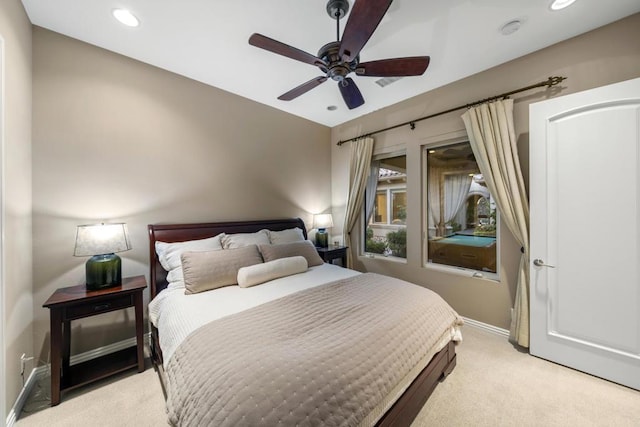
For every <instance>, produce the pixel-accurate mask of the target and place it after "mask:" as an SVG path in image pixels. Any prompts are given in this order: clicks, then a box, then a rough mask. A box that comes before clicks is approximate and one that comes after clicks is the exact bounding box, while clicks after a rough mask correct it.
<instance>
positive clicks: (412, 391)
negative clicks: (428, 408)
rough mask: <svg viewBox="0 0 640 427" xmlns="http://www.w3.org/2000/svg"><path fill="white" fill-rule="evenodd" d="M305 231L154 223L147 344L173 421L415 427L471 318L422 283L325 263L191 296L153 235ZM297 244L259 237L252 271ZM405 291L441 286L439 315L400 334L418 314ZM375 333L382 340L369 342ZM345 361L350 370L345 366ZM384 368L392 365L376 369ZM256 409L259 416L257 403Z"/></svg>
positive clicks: (167, 240)
mask: <svg viewBox="0 0 640 427" xmlns="http://www.w3.org/2000/svg"><path fill="white" fill-rule="evenodd" d="M296 229H297V230H299V231H298V233H299V234H300V238H301V239H307V233H306V229H305V226H304V222H303V221H302V220H301V219H299V218H288V219H276V220H260V221H240V222H218V223H200V224H158V225H149V226H148V230H149V254H150V282H151V286H150V300H151V301H150V304H149V317H150V320H151V340H150V350H151V356H152V362H153V364H154V367H155V368H156V369H157V371H158V374H159V377H160V381H161V384H162V386H163V390H164V392H165V397H166V399H167V410H168V415H169V421H170V423H171V424H174V425H202V424H209V425H225V424H226V425H256V424H262V425H273V423H275V422H276V421H275V420H278V422H280V423H281V424H283V425H291V424H298V425H320V424H322V425H325V424H326V425H376V426H390V425H394V426H408V425H410V424H411V422H412V421H413V419H414V418H415V416H416V415H417V414H418V412H419V411H420V409H421V408H422V406H423V405H424V403H425V402H426V400H427V398H428V397H429V395H430V394H431V392H432V391H433V389H434V388H435V387H436V385H437V383H438V382H439V381H440V380H442V379H444V378H445V377H446V376H447V375H448V374H449V373H450V372H451V371H452V370H453V368H454V367H455V364H456V355H455V344H456V342H457V341H459V340H460V339H461V336H460V327H461V325H462V320H461V319H460V318H459V317H458V316H457V314H455V312H454V311H453V309H451V308H450V307H449V306H448V305H447V304H446V303H444V302H443V301H442V302H439V300H441V298H440V297H438V296H437V295H436V294H434V293H432V292H431V291H427V290H426V289H424V288H422V287H419V286H416V285H412V284H409V283H407V282H402V281H400V280H397V279H392V278H388V277H385V276H380V275H375V274H372V273H359V272H356V271H353V270H348V269H344V268H342V267H339V266H336V265H332V264H324V263H322V262H321V263H320V265H314V266H310V267H308V268H307V269H306V270H304V271H301V272H300V273H298V274H288V275H286V276H278V277H276V278H275V279H273V280H267V281H265V282H260V284H258V285H257V286H253V285H252V286H249V287H246V288H241V287H240V286H238V285H233V286H223V287H220V288H217V289H213V290H206V291H203V292H198V293H196V294H188V293H187V292H188V291H187V290H183V289H182V288H180V287H179V286H178V287H174V286H175V283H176V282H174V281H173V279H171V277H169V279H171V280H172V281H171V284H170V282H169V280H168V276H171V274H172V272H173V270H170V271H167V269H166V268H165V267H167V266H166V260H165V266H164V267H163V265H162V262H161V259H160V258H161V257H160V256H159V255H158V251H157V247H156V246H157V245H156V242H163V243H162V244H173V243H177V242H193V241H204V240H205V239H212V238H215V237H217V236H223V238H225V236H239V237H242V236H244V235H247V236H248V235H250V234H258V233H260V232H262V230H269V232H271V236H278V235H281V233H289V232H290V231H291V230H296ZM274 243H280V242H278V241H276V242H274ZM307 243H308V242H307ZM296 245H298V243H285V244H275V245H274V244H269V245H259V246H258V247H259V248H260V249H261V250H265V251H267V252H261V254H262V255H263V256H264V262H263V265H251V266H248V267H244V270H246V271H250V270H251V269H254V270H255V271H259V269H262V270H260V271H265V270H264V268H266V267H267V266H268V265H271V264H275V263H278V262H283V263H284V262H288V261H293V260H294V259H296V261H299V259H300V258H301V257H300V256H293V257H286V258H282V257H281V259H274V260H267V256H266V255H268V254H269V252H268V250H272V249H277V251H280V252H282V248H285V247H290V246H291V247H293V246H295V247H296V248H297V247H300V246H296ZM300 245H303V244H302V243H300ZM226 250H228V249H222V252H224V251H226ZM238 250H240V249H238ZM242 250H244V249H242ZM247 250H248V248H247ZM305 250H306V249H305ZM277 251H276V252H277ZM205 253H208V252H204V251H203V252H202V253H193V252H190V253H188V254H187V255H188V256H204V254H205ZM228 253H229V254H230V253H231V251H229V252H228ZM187 255H184V254H183V256H187ZM214 255H215V256H220V252H215V254H214ZM182 259H183V262H185V264H184V265H183V267H184V273H185V277H184V281H185V283H186V282H188V280H187V279H188V278H187V273H189V274H191V273H190V272H189V270H188V268H190V265H191V264H189V263H187V261H189V262H191V261H190V259H187V258H184V257H183V258H182ZM307 261H308V260H307ZM308 264H309V265H311V261H309V262H308ZM263 267H264V268H263ZM254 270H252V271H254ZM239 272H244V271H243V268H241V269H240V270H239ZM239 274H240V273H239ZM243 277H245V276H243ZM249 277H250V276H249ZM256 277H257V276H256ZM238 280H239V281H240V276H238ZM243 280H244V279H243ZM378 288H380V291H377V290H374V289H378ZM189 289H191V288H189ZM400 290H401V291H400ZM406 292H409V293H412V292H414V293H420V295H422V293H423V292H424V293H426V292H428V293H430V294H432V295H430V296H429V298H430V299H431V298H433V299H434V300H438V302H437V304H435V305H437V310H436V311H439V312H441V313H442V314H438V315H437V316H438V317H437V320H433V321H432V320H430V319H431V318H427V317H425V320H424V321H422V320H421V321H418V322H417V323H418V324H419V325H418V326H416V327H413V326H411V327H404V326H402V328H401V329H399V330H398V331H395V332H394V329H393V328H394V327H395V323H394V322H396V320H394V319H395V317H401V316H402V317H410V316H406V315H405V314H403V313H402V311H404V309H403V310H399V309H397V305H398V304H402V305H403V306H404V304H406V301H402V300H401V298H402V294H403V293H406ZM409 299H410V300H417V299H420V298H414V297H411V296H409ZM369 300H371V304H372V306H374V304H378V306H375V307H377V308H375V310H379V311H377V312H376V313H377V314H376V315H373V317H371V316H372V313H370V312H368V311H367V310H368V309H367V310H365V309H363V306H366V305H368V304H369ZM354 301H355V302H354ZM394 304H395V307H396V308H395V309H394V308H393V307H394ZM198 307H199V308H198ZM345 307H346V308H345ZM385 310H387V311H385ZM407 310H409V308H407ZM413 310H414V311H415V313H414V314H412V315H411V317H413V316H414V315H415V316H422V315H423V314H422V311H428V310H423V309H422V308H421V307H419V306H416V307H415V308H413ZM275 313H278V315H277V316H276V315H275ZM283 313H284V314H283ZM350 316H356V317H350ZM358 316H359V317H358ZM367 316H369V317H367ZM424 316H427V314H424ZM428 316H436V314H429V315H428ZM343 317H344V319H343ZM176 319H177V321H176ZM212 319H213V320H212ZM342 320H344V322H342ZM325 323H326V324H327V325H326V326H324V324H325ZM176 325H178V326H176ZM351 325H354V326H351ZM355 325H357V326H355ZM400 325H401V324H400V323H398V328H400V327H401V326H400ZM432 325H438V326H432ZM345 328H348V329H345ZM177 329H179V331H178V332H176V330H177ZM378 329H379V330H378ZM405 331H407V332H405ZM181 334H182V336H180V337H178V338H176V336H178V335H181ZM252 334H253V335H252ZM377 334H383V335H377ZM384 334H386V335H384ZM412 334H423V335H424V334H426V335H427V336H429V344H427V343H426V341H427V340H424V343H423V340H422V339H412V338H411V337H413V336H414V335H412ZM271 335H273V337H271ZM352 336H353V337H355V338H352ZM379 336H380V337H382V336H385V338H379ZM399 336H406V338H403V339H404V340H409V341H416V342H418V344H416V347H415V348H412V349H406V350H405V349H404V347H403V346H404V345H405V344H399V343H396V341H395V340H396V337H399ZM359 337H365V338H366V339H361V338H359ZM348 339H352V340H353V341H351V342H350V341H347V340H348ZM369 339H371V340H374V342H375V343H376V344H375V345H371V343H368V344H367V340H369ZM398 339H400V338H398ZM431 341H433V343H431ZM380 342H384V343H386V344H385V345H384V346H383V345H381V344H380ZM367 346H368V347H367ZM379 347H384V350H383V349H381V348H379ZM427 347H428V348H427ZM409 350H410V351H409ZM357 357H361V358H362V360H360V361H358V359H357ZM377 358H380V359H379V360H378V359H377ZM350 363H351V364H353V365H350ZM367 363H370V364H372V366H367ZM200 365H202V366H200ZM343 365H344V371H339V368H340V367H341V366H343ZM405 365H407V366H405ZM378 366H379V367H378ZM387 367H388V369H387ZM296 369H298V371H296ZM375 369H383V370H384V371H383V372H382V373H379V374H376V373H375V372H376V371H375ZM300 370H301V371H300ZM334 371H335V372H336V373H334ZM369 377H371V378H369ZM396 377H398V378H401V381H400V380H398V379H397V378H396ZM261 381H263V382H261ZM296 381H298V382H296ZM378 395H380V396H378ZM314 399H319V400H317V401H314ZM357 399H361V400H360V401H359V400H357ZM318 402H320V403H318ZM249 403H250V404H249ZM240 404H244V405H247V407H240ZM287 405H290V406H287ZM254 406H255V408H256V409H255V413H254V410H253V409H248V408H249V407H250V408H253V407H254ZM314 407H315V409H314ZM287 408H288V409H287ZM278 411H281V412H283V413H282V414H280V413H279V412H278ZM304 411H306V417H305V415H304V414H305V412H304ZM269 417H271V418H269ZM274 417H275V418H274ZM296 417H297V418H296ZM293 420H295V421H293Z"/></svg>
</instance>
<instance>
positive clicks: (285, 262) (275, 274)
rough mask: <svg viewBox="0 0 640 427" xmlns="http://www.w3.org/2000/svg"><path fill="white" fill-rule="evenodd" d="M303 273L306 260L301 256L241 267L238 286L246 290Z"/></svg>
mask: <svg viewBox="0 0 640 427" xmlns="http://www.w3.org/2000/svg"><path fill="white" fill-rule="evenodd" d="M304 271H307V260H306V258H305V257H303V256H294V257H290V258H280V259H274V260H273V261H269V262H265V263H262V264H256V265H250V266H249V267H242V268H241V269H240V270H238V285H239V286H240V287H241V288H248V287H249V286H255V285H259V284H261V283H264V282H268V281H269V280H273V279H278V278H280V277H285V276H291V275H292V274H298V273H302V272H304Z"/></svg>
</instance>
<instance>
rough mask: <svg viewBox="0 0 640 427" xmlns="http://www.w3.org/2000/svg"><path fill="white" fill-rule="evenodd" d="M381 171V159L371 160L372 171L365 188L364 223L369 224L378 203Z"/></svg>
mask: <svg viewBox="0 0 640 427" xmlns="http://www.w3.org/2000/svg"><path fill="white" fill-rule="evenodd" d="M379 172H380V160H374V161H373V162H371V171H370V172H369V177H368V178H367V186H366V189H365V194H364V197H365V202H364V207H365V211H364V212H365V218H364V223H365V225H366V224H369V220H370V219H371V215H373V208H374V206H375V205H376V190H377V188H378V174H379Z"/></svg>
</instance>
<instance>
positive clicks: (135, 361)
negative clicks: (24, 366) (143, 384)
mask: <svg viewBox="0 0 640 427" xmlns="http://www.w3.org/2000/svg"><path fill="white" fill-rule="evenodd" d="M146 287H147V281H146V279H145V277H144V276H136V277H128V278H125V279H122V285H121V286H116V287H113V288H106V289H100V290H95V291H88V290H87V288H86V287H85V285H78V286H71V287H68V288H60V289H58V290H56V291H55V292H54V293H53V294H52V295H51V296H50V297H49V299H48V300H47V301H46V302H45V303H44V304H43V305H42V306H43V307H46V308H48V309H49V314H50V319H51V337H50V341H51V406H55V405H57V404H58V403H60V394H61V392H62V391H64V390H70V389H73V388H76V387H80V386H82V385H85V384H87V383H90V382H92V381H96V380H99V379H102V378H104V377H107V376H109V375H112V374H115V373H117V372H121V371H124V370H127V369H131V368H138V372H142V371H144V353H143V337H142V334H143V331H144V326H143V321H142V291H143V290H144V289H145V288H146ZM128 307H134V309H135V317H136V345H134V346H131V347H129V348H125V349H124V350H120V351H117V352H115V353H110V354H107V355H104V356H101V357H98V358H95V359H91V360H88V361H86V362H82V363H78V364H75V365H70V363H69V358H70V353H71V351H70V348H71V321H72V320H77V319H82V318H85V317H89V316H95V315H97V314H102V313H108V312H110V311H114V310H122V309H125V308H128Z"/></svg>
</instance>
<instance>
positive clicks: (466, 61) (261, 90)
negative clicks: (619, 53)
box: [22, 0, 640, 126]
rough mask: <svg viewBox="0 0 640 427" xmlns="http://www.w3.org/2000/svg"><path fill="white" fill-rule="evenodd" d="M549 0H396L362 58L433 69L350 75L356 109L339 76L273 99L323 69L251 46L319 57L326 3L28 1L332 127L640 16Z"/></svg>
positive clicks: (331, 34) (605, 5)
mask: <svg viewBox="0 0 640 427" xmlns="http://www.w3.org/2000/svg"><path fill="white" fill-rule="evenodd" d="M358 1H366V0H358ZM550 2H551V0H446V1H442V0H395V1H394V2H393V3H392V5H391V7H390V8H389V11H388V12H387V14H386V16H385V18H384V19H383V20H382V22H381V23H380V25H379V26H378V28H377V30H376V32H375V33H374V34H373V36H372V37H371V39H370V40H369V42H368V43H367V44H366V45H365V47H364V48H363V49H362V51H361V52H360V60H361V61H362V62H366V61H372V60H376V59H386V58H394V57H403V56H420V55H429V56H431V64H430V65H429V68H428V69H427V71H426V73H425V74H424V75H422V76H419V77H406V78H403V79H401V80H399V81H396V82H394V83H393V84H391V85H389V86H387V87H385V88H381V87H379V86H378V85H376V84H375V81H376V80H377V78H375V77H362V76H354V75H353V74H352V75H351V76H350V77H352V78H353V79H354V80H355V81H356V83H357V85H358V87H359V88H360V91H361V92H362V94H363V96H364V99H365V104H364V105H363V106H361V107H359V108H356V109H354V110H349V109H348V108H347V107H346V106H345V104H344V102H343V100H342V97H341V95H340V92H339V90H338V88H337V87H336V85H337V83H336V82H333V81H331V80H328V81H327V82H325V83H324V84H322V85H320V86H318V87H316V88H315V89H312V90H311V91H309V92H307V93H306V94H304V95H302V96H300V97H298V98H296V99H294V100H293V101H279V100H277V99H276V98H277V97H278V96H279V95H281V94H283V93H285V92H287V91H288V90H290V89H292V88H294V87H296V86H298V85H299V84H301V83H304V82H306V81H308V80H310V79H312V78H313V77H316V76H320V75H321V72H320V71H319V70H318V69H317V68H316V67H314V66H312V65H308V64H305V63H302V62H298V61H294V60H292V59H289V58H285V57H282V56H279V55H276V54H274V53H271V52H267V51H265V50H262V49H259V48H256V47H254V46H250V45H249V44H248V39H249V36H250V35H251V34H252V33H254V32H257V33H261V34H263V35H265V36H268V37H271V38H274V39H276V40H278V41H281V42H283V43H285V44H289V45H291V46H293V47H296V48H298V49H301V50H303V51H306V52H309V53H311V54H313V55H316V54H317V53H318V49H319V48H320V47H321V46H323V45H324V44H326V43H328V42H330V41H334V40H335V38H336V22H335V20H333V19H331V18H330V17H329V16H328V15H327V13H326V10H325V9H326V0H305V1H300V0H227V1H220V0H181V1H178V0H173V1H171V0H84V1H78V0H22V3H23V4H24V6H25V9H26V11H27V13H28V15H29V18H30V19H31V22H32V23H33V24H35V25H38V26H41V27H44V28H47V29H50V30H52V31H56V32H58V33H62V34H65V35H67V36H70V37H73V38H76V39H79V40H82V41H85V42H87V43H91V44H93V45H96V46H100V47H102V48H105V49H108V50H111V51H114V52H117V53H120V54H122V55H126V56H129V57H132V58H135V59H137V60H140V61H143V62H146V63H148V64H152V65H155V66H157V67H160V68H163V69H166V70H169V71H172V72H174V73H177V74H181V75H184V76H186V77H189V78H192V79H194V80H198V81H200V82H203V83H206V84H209V85H211V86H215V87H218V88H221V89H224V90H226V91H229V92H232V93H235V94H237V95H240V96H244V97H246V98H249V99H252V100H255V101H257V102H260V103H263V104H267V105H271V106H273V107H275V108H278V109H280V110H282V111H286V112H288V113H291V114H295V115H297V116H300V117H304V118H307V119H309V120H312V121H314V122H318V123H321V124H324V125H327V126H335V125H338V124H341V123H343V122H346V121H348V120H352V119H354V118H357V117H360V116H362V115H364V114H367V113H369V112H372V111H375V110H378V109H380V108H383V107H385V106H388V105H391V104H394V103H396V102H399V101H402V100H404V99H407V98H410V97H412V96H415V95H418V94H420V93H424V92H427V91H429V90H432V89H435V88H437V87H439V86H443V85H445V84H448V83H450V82H453V81H455V80H458V79H461V78H463V77H466V76H469V75H472V74H475V73H477V72H479V71H482V70H485V69H487V68H490V67H493V66H495V65H498V64H501V63H504V62H506V61H509V60H511V59H514V58H517V57H519V56H522V55H524V54H527V53H530V52H533V51H536V50H538V49H541V48H543V47H546V46H549V45H551V44H553V43H557V42H559V41H562V40H565V39H567V38H570V37H573V36H576V35H578V34H581V33H584V32H586V31H589V30H591V29H594V28H597V27H600V26H602V25H605V24H607V23H610V22H613V21H615V20H618V19H620V18H623V17H625V16H628V15H632V14H634V13H636V12H640V1H639V0H608V1H603V0H577V1H576V2H575V3H574V4H573V5H572V6H570V7H568V8H566V9H564V10H561V11H557V12H552V11H551V10H550V9H549V4H550ZM350 3H351V4H353V0H350ZM115 8H127V9H129V10H131V11H132V12H133V13H134V15H136V16H137V17H138V18H139V19H140V21H141V24H140V26H138V27H136V28H129V27H125V26H123V25H122V24H120V23H119V22H117V21H116V20H115V19H114V18H113V16H112V14H111V11H112V10H113V9H115ZM514 19H518V20H520V21H522V26H521V28H520V30H519V31H517V32H515V33H513V34H511V35H509V36H504V35H502V34H501V33H500V28H501V27H502V26H503V25H504V24H506V23H507V22H509V21H512V20H514ZM344 23H346V19H345V20H344V21H343V20H341V30H342V29H343V28H344ZM523 83H526V82H523ZM330 105H335V106H337V109H336V110H335V111H329V110H327V107H328V106H330Z"/></svg>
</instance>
